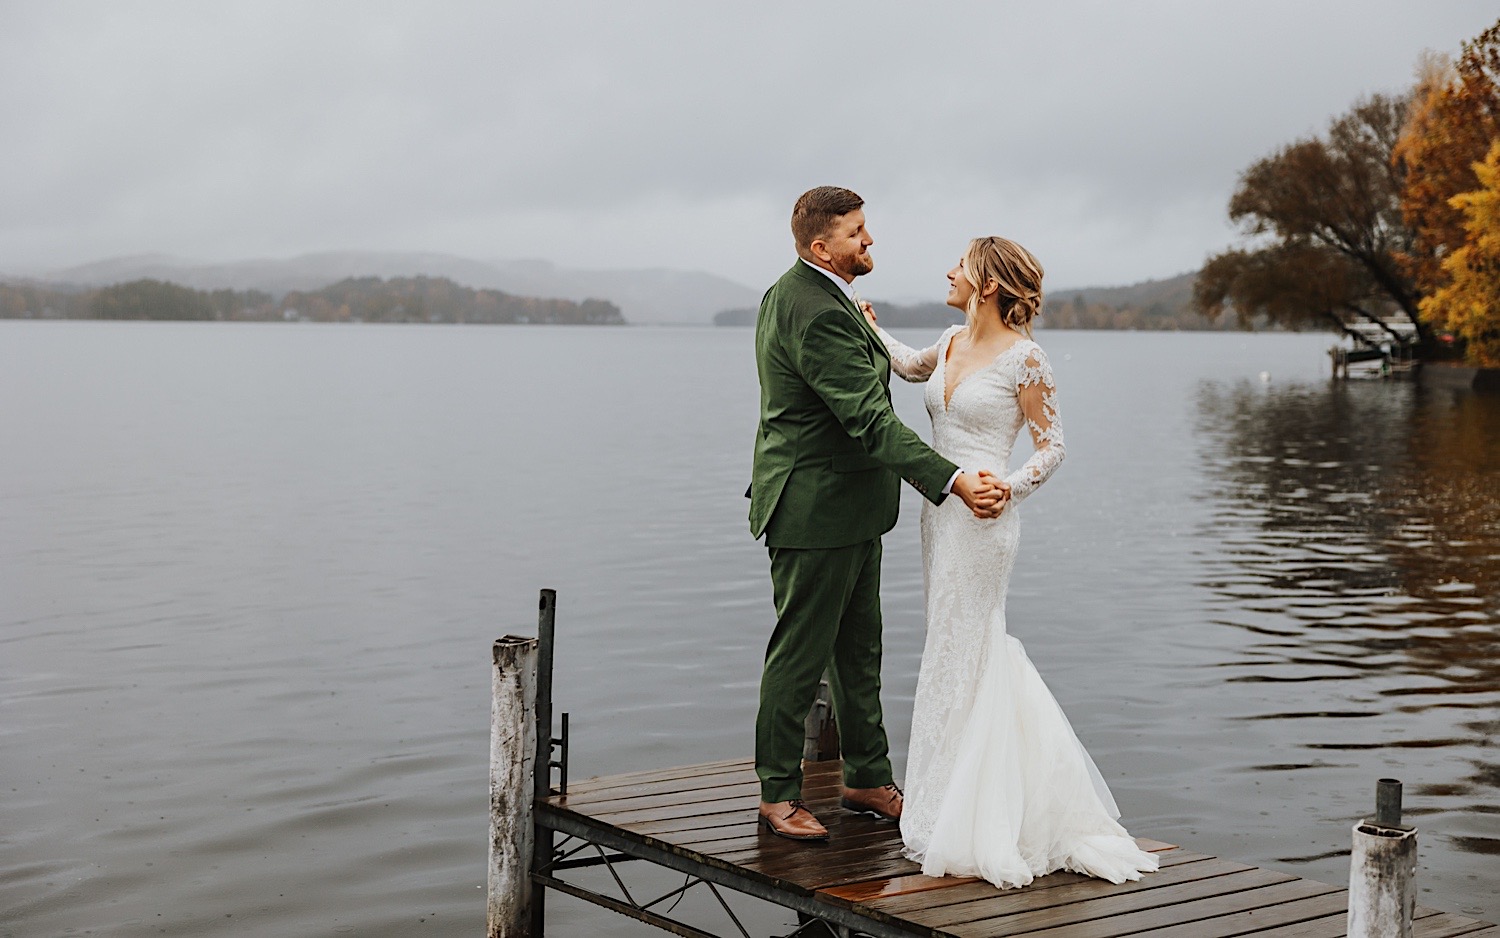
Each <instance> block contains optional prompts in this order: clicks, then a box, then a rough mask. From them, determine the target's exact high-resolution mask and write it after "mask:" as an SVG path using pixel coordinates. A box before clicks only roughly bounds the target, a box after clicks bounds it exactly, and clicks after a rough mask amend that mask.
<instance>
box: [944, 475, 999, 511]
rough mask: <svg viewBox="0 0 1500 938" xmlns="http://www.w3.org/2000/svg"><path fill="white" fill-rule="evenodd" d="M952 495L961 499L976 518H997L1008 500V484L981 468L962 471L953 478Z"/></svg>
mask: <svg viewBox="0 0 1500 938" xmlns="http://www.w3.org/2000/svg"><path fill="white" fill-rule="evenodd" d="M952 492H953V494H954V495H957V496H958V497H959V498H960V499H962V500H963V503H964V504H965V505H967V506H969V510H970V511H972V512H974V517H976V518H998V517H1000V512H1002V511H1004V510H1005V503H1006V502H1007V501H1009V500H1010V486H1008V485H1006V484H1005V483H1004V482H1002V481H1000V480H999V479H996V478H995V476H994V475H993V474H992V473H990V472H986V471H985V470H983V469H981V470H980V471H979V472H977V473H975V472H963V473H960V474H959V476H958V478H957V479H954V480H953V489H952Z"/></svg>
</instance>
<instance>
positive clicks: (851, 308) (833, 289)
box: [793, 259, 891, 361]
mask: <svg viewBox="0 0 1500 938" xmlns="http://www.w3.org/2000/svg"><path fill="white" fill-rule="evenodd" d="M793 269H794V270H796V272H797V275H798V276H800V277H802V279H804V280H807V281H809V282H810V283H814V284H816V285H817V286H818V288H819V289H821V290H822V291H823V292H825V293H827V294H828V295H829V296H831V297H833V298H834V299H836V300H838V301H839V305H840V306H841V307H843V308H844V310H845V311H846V312H848V313H849V315H851V316H853V317H854V318H855V319H857V320H859V324H860V326H861V327H863V329H864V331H865V338H866V339H867V340H868V341H869V343H870V345H871V347H872V348H874V349H875V354H877V355H879V356H880V357H881V358H884V359H885V360H886V361H890V360H891V353H890V351H889V350H887V349H886V347H885V343H884V342H882V341H880V336H878V335H876V334H875V329H874V328H873V327H871V325H870V323H869V320H867V319H865V314H864V313H862V312H860V311H859V309H858V308H857V307H856V306H855V305H854V302H853V301H852V300H850V299H849V297H848V296H846V295H845V294H844V291H843V290H840V289H839V288H838V286H836V285H835V284H834V282H833V281H832V280H829V279H828V278H827V277H826V276H824V275H823V274H821V273H819V272H818V271H816V270H813V269H812V268H811V267H810V266H808V265H807V263H806V262H804V261H802V260H801V259H798V261H797V262H796V264H795V265H793Z"/></svg>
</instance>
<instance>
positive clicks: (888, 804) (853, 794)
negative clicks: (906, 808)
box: [839, 782, 906, 821]
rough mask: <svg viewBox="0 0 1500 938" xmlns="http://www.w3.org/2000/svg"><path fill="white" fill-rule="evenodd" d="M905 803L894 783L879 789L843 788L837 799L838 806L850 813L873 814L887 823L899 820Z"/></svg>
mask: <svg viewBox="0 0 1500 938" xmlns="http://www.w3.org/2000/svg"><path fill="white" fill-rule="evenodd" d="M905 801H906V799H904V798H903V797H902V796H901V789H899V788H897V787H896V784H895V783H894V782H892V783H891V784H889V785H883V786H881V787H880V788H845V789H844V793H843V795H842V796H841V797H840V798H839V804H841V805H843V806H844V807H846V808H848V809H849V810H850V811H858V812H860V813H861V814H873V815H875V816H876V817H882V818H885V819H886V820H887V821H899V820H901V806H902V805H903V804H904V803H905Z"/></svg>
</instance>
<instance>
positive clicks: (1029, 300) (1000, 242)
mask: <svg viewBox="0 0 1500 938" xmlns="http://www.w3.org/2000/svg"><path fill="white" fill-rule="evenodd" d="M1043 273H1044V271H1043V270H1042V265H1041V264H1040V263H1038V262H1037V259H1036V258H1035V257H1033V256H1032V255H1031V252H1030V251H1028V250H1026V249H1025V248H1023V247H1021V246H1020V245H1019V244H1017V243H1016V242H1014V241H1011V240H1010V239H1009V238H1001V237H997V236H993V235H992V236H990V237H988V238H975V239H974V240H973V241H970V242H969V250H968V252H967V253H966V254H964V279H966V280H968V281H969V283H970V284H972V285H973V287H974V292H973V293H971V294H969V303H968V313H969V315H970V316H974V315H976V314H977V313H978V312H979V298H980V295H981V294H982V293H983V292H984V285H985V284H987V283H989V282H990V281H991V280H993V281H995V282H996V283H997V284H999V285H1000V289H999V290H998V291H997V292H996V294H995V298H996V299H997V300H998V301H999V303H1000V321H1001V322H1003V323H1005V324H1006V325H1007V326H1009V327H1011V328H1012V329H1014V330H1016V331H1017V332H1019V333H1021V334H1022V335H1024V336H1026V337H1027V338H1030V337H1031V321H1032V320H1033V319H1035V318H1036V317H1038V316H1040V315H1041V314H1042V275H1043Z"/></svg>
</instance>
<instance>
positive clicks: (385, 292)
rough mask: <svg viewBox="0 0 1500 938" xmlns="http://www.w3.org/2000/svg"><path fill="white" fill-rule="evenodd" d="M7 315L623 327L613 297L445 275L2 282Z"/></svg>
mask: <svg viewBox="0 0 1500 938" xmlns="http://www.w3.org/2000/svg"><path fill="white" fill-rule="evenodd" d="M0 318H3V319H149V320H171V321H179V322H180V321H214V320H221V321H223V320H229V321H245V322H280V321H285V320H308V321H313V322H425V323H516V324H520V323H548V324H580V325H622V324H624V322H625V317H624V316H623V315H622V314H621V313H620V309H619V307H617V306H615V305H614V304H613V303H610V302H608V301H606V300H582V301H579V302H574V301H572V300H558V299H542V298H537V297H529V296H513V295H511V294H509V293H504V292H501V291H499V290H475V289H471V288H469V287H465V286H461V285H459V284H457V283H454V282H453V281H451V280H448V279H447V278H444V277H393V278H391V279H389V280H382V279H381V278H379V277H351V278H348V279H346V280H341V281H339V282H338V283H335V284H331V285H330V286H326V287H324V288H322V289H321V290H295V291H292V292H290V293H287V294H284V295H283V296H281V297H280V298H279V299H278V298H276V297H273V296H272V295H271V294H269V293H266V292H264V291H261V290H194V289H192V288H190V287H184V286H180V285H178V284H175V283H168V282H165V281H161V280H133V281H131V282H129V283H120V284H115V285H113V286H108V287H100V288H97V289H81V288H70V287H65V286H56V285H48V284H33V283H0Z"/></svg>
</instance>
